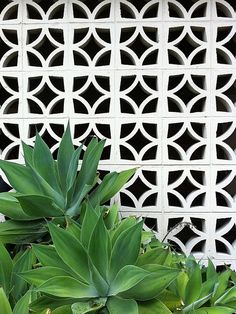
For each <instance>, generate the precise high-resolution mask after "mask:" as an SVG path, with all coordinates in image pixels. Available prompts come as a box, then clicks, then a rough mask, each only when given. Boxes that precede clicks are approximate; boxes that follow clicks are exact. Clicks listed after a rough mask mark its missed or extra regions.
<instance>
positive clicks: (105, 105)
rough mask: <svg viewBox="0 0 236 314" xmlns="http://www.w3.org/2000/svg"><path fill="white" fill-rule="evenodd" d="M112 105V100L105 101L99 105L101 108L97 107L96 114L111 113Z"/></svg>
mask: <svg viewBox="0 0 236 314" xmlns="http://www.w3.org/2000/svg"><path fill="white" fill-rule="evenodd" d="M110 104H111V100H110V98H107V99H105V100H103V101H102V102H101V103H100V104H99V106H98V107H97V109H96V110H95V114H100V113H108V112H110Z"/></svg>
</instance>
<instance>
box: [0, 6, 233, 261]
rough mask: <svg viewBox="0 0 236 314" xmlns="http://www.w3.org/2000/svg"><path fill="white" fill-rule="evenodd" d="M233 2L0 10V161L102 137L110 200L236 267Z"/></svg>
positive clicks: (187, 247)
mask: <svg viewBox="0 0 236 314" xmlns="http://www.w3.org/2000/svg"><path fill="white" fill-rule="evenodd" d="M235 9H236V1H235V0H227V1H226V0H207V1H206V0H199V1H197V0H159V1H157V0H151V1H147V0H132V1H131V0H130V1H127V0H105V1H96V0H87V1H86V0H84V1H79V0H65V1H63V0H59V1H53V0H13V1H7V0H1V1H0V12H1V15H0V24H1V26H0V71H1V72H0V99H1V108H0V114H1V119H0V127H1V134H0V152H1V158H5V159H12V160H19V161H22V151H21V148H20V141H21V140H24V141H25V142H27V143H29V144H32V143H33V140H34V135H35V130H36V128H37V129H38V130H40V134H42V135H43V137H44V139H45V140H46V141H47V143H48V144H49V145H50V147H51V149H52V151H56V149H57V147H58V140H59V139H60V137H61V135H62V133H63V129H64V125H66V123H67V121H68V118H69V119H70V123H71V127H72V131H73V134H74V143H75V144H79V143H80V142H82V141H83V140H84V139H85V138H86V137H87V136H89V135H93V134H95V135H96V136H98V137H99V138H104V137H105V138H107V142H106V149H105V151H104V154H103V160H102V163H101V166H100V168H101V170H102V172H103V171H104V172H105V171H106V170H110V169H116V170H117V169H119V170H120V169H124V168H130V167H136V166H138V167H139V169H138V171H137V174H136V175H135V177H134V178H133V179H132V181H131V182H130V183H129V184H128V185H127V187H126V189H124V191H123V192H122V193H121V194H120V195H119V196H118V197H117V199H118V200H119V201H120V202H121V204H122V211H123V215H127V214H135V215H142V216H143V217H146V225H147V227H148V228H154V230H156V231H157V234H158V236H159V237H160V238H161V239H163V238H164V237H165V235H166V234H167V231H168V230H169V229H171V228H172V227H173V226H174V225H176V224H177V223H179V222H182V221H184V222H186V223H191V224H193V226H191V228H188V224H186V226H185V227H184V225H181V227H179V228H177V229H174V230H172V231H170V232H169V234H168V235H167V238H169V239H171V240H172V241H173V242H175V243H176V244H177V245H179V246H180V247H181V249H183V250H184V251H186V252H187V253H190V252H193V253H195V254H196V255H197V256H198V257H199V258H204V259H205V258H206V257H207V256H210V257H213V258H215V262H216V263H217V264H220V263H222V261H225V262H227V263H229V264H234V266H235V264H236V262H235V261H236V247H235V245H236V242H235V240H236V226H235V223H236V215H235V212H236V205H235V194H236V187H235V186H236V185H235V183H236V180H235V172H236V167H235V163H236V157H235V147H236V137H235V136H236V131H235V125H236V119H235V116H236V114H235V113H236V109H235V100H236V84H235V82H236V62H235V54H236V42H235V41H236V35H235V33H236V32H235V29H236V14H235Z"/></svg>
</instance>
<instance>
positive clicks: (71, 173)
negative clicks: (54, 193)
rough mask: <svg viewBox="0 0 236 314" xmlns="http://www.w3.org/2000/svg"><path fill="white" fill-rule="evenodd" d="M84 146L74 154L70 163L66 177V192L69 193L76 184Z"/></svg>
mask: <svg viewBox="0 0 236 314" xmlns="http://www.w3.org/2000/svg"><path fill="white" fill-rule="evenodd" d="M82 148H83V145H81V146H79V147H78V148H77V149H76V150H75V151H74V152H73V154H72V158H71V161H70V165H69V169H68V172H67V176H66V191H67V192H68V191H69V190H70V189H71V188H72V186H73V184H74V183H75V179H76V176H77V170H78V164H79V157H80V154H81V151H82Z"/></svg>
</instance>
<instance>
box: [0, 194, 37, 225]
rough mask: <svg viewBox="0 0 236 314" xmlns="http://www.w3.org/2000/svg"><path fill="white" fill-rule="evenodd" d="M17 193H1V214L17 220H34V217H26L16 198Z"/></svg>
mask: <svg viewBox="0 0 236 314" xmlns="http://www.w3.org/2000/svg"><path fill="white" fill-rule="evenodd" d="M16 195H19V194H17V193H10V192H6V193H0V212H1V213H2V214H3V215H5V216H7V217H10V218H12V219H15V220H32V219H34V217H32V216H31V217H30V216H28V215H26V214H25V213H24V212H23V210H22V208H21V206H20V204H19V202H18V201H17V199H16V198H15V196H16Z"/></svg>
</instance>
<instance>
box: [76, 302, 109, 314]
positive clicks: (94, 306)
mask: <svg viewBox="0 0 236 314" xmlns="http://www.w3.org/2000/svg"><path fill="white" fill-rule="evenodd" d="M106 301H107V299H106V298H97V299H93V300H91V301H89V302H77V303H74V304H73V305H72V306H71V309H72V313H73V314H86V313H97V311H98V310H99V309H102V308H103V307H104V306H105V304H106Z"/></svg>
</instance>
